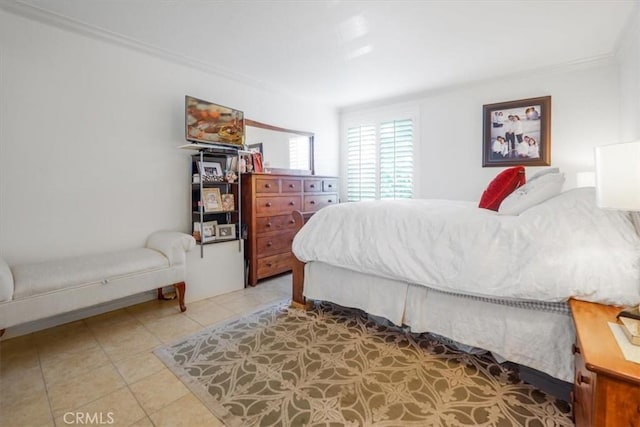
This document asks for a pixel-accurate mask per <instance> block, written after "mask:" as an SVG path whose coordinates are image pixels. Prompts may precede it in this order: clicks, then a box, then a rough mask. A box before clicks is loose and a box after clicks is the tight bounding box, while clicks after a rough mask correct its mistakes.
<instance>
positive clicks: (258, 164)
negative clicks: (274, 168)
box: [251, 151, 264, 173]
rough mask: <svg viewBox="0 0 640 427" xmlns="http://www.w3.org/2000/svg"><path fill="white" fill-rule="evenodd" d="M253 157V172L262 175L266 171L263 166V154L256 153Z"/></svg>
mask: <svg viewBox="0 0 640 427" xmlns="http://www.w3.org/2000/svg"><path fill="white" fill-rule="evenodd" d="M251 157H252V158H253V171H254V172H256V173H262V172H263V170H264V168H263V165H262V153H260V152H259V151H256V152H255V153H253V154H252V156H251Z"/></svg>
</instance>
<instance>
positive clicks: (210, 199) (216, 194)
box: [201, 188, 222, 212]
mask: <svg viewBox="0 0 640 427" xmlns="http://www.w3.org/2000/svg"><path fill="white" fill-rule="evenodd" d="M201 202H202V206H203V207H204V211H205V212H222V198H221V197H220V189H219V188H203V189H202V199H201Z"/></svg>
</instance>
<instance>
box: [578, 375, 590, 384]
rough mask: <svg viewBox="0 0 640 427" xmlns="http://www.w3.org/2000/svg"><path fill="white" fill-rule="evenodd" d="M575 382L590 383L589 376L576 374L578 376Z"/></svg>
mask: <svg viewBox="0 0 640 427" xmlns="http://www.w3.org/2000/svg"><path fill="white" fill-rule="evenodd" d="M576 382H577V383H578V385H582V384H587V385H589V384H591V378H589V377H587V376H584V375H582V374H578V378H577V379H576Z"/></svg>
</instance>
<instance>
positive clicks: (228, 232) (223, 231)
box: [216, 224, 236, 240]
mask: <svg viewBox="0 0 640 427" xmlns="http://www.w3.org/2000/svg"><path fill="white" fill-rule="evenodd" d="M216 228H217V230H216V232H217V240H231V239H235V238H236V225H235V224H218V225H217V226H216Z"/></svg>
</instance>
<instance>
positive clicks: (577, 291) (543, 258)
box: [293, 188, 640, 305]
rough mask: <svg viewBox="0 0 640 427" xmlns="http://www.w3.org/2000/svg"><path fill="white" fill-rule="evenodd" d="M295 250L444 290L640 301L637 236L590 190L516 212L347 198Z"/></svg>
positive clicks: (308, 257)
mask: <svg viewBox="0 0 640 427" xmlns="http://www.w3.org/2000/svg"><path fill="white" fill-rule="evenodd" d="M293 252H294V254H295V255H296V257H298V259H300V260H302V261H304V262H309V261H321V262H324V263H327V264H331V265H334V266H338V267H343V268H347V269H350V270H355V271H359V272H362V273H368V274H374V275H378V276H382V277H386V278H391V279H396V280H402V281H406V282H409V283H414V284H420V285H424V286H428V287H431V288H435V289H440V290H444V291H451V292H460V293H466V294H473V295H484V296H495V297H502V298H516V299H528V300H541V301H564V300H566V299H568V298H569V297H576V298H579V299H584V300H588V301H595V302H601V303H607V304H619V305H633V304H638V303H640V237H639V236H638V234H637V233H636V232H635V229H634V227H633V225H632V223H631V221H630V219H629V216H628V214H626V213H624V212H619V211H606V210H602V209H599V208H598V207H597V206H596V205H595V194H594V189H593V188H581V189H575V190H570V191H567V192H565V193H562V194H561V195H559V196H557V197H554V198H552V199H550V200H547V201H546V202H544V203H542V204H540V205H538V206H535V207H533V208H530V209H528V210H526V211H525V212H523V213H521V214H520V215H518V216H504V215H499V214H498V213H496V212H493V211H489V210H485V209H479V208H477V207H476V204H475V203H471V202H455V201H446V200H406V201H372V202H358V203H344V204H340V205H336V206H330V207H327V208H324V209H322V210H320V211H319V212H318V213H317V214H315V215H314V216H313V217H312V218H311V219H310V220H309V222H308V223H307V224H306V225H305V226H304V227H303V228H302V230H300V232H299V233H298V234H297V235H296V237H295V239H294V242H293Z"/></svg>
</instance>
